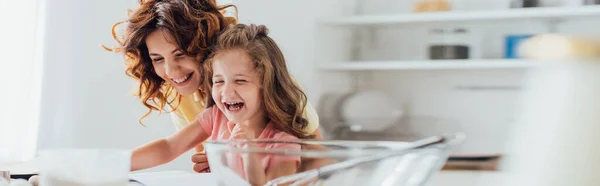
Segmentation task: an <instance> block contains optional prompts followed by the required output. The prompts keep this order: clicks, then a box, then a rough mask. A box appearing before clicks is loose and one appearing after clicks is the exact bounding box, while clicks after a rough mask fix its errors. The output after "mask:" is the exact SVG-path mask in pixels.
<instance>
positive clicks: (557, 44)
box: [519, 34, 600, 60]
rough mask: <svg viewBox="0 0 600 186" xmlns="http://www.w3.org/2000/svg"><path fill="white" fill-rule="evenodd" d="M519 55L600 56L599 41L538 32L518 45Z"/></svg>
mask: <svg viewBox="0 0 600 186" xmlns="http://www.w3.org/2000/svg"><path fill="white" fill-rule="evenodd" d="M519 55H520V57H524V58H530V59H542V60H555V59H595V58H599V57H600V42H598V41H597V40H593V39H591V38H584V37H577V36H570V35H562V34H540V35H536V36H533V37H531V38H529V39H527V40H526V41H523V43H522V44H521V45H520V46H519Z"/></svg>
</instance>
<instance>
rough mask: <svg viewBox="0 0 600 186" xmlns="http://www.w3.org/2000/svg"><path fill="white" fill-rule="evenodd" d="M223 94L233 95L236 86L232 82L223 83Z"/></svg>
mask: <svg viewBox="0 0 600 186" xmlns="http://www.w3.org/2000/svg"><path fill="white" fill-rule="evenodd" d="M222 94H223V95H224V96H232V95H234V94H235V87H234V85H233V84H232V83H225V85H223V92H222Z"/></svg>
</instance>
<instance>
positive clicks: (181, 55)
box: [175, 53, 185, 57]
mask: <svg viewBox="0 0 600 186" xmlns="http://www.w3.org/2000/svg"><path fill="white" fill-rule="evenodd" d="M175 56H177V57H183V56H185V54H183V53H178V54H175Z"/></svg>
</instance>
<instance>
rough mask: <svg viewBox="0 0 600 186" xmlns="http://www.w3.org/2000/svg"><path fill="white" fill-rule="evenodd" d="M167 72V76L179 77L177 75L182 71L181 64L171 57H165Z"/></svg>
mask: <svg viewBox="0 0 600 186" xmlns="http://www.w3.org/2000/svg"><path fill="white" fill-rule="evenodd" d="M165 71H166V72H165V73H166V74H167V76H169V77H171V78H179V77H176V76H178V75H179V74H177V73H179V71H180V66H179V65H178V64H177V63H176V62H175V61H173V60H170V59H165Z"/></svg>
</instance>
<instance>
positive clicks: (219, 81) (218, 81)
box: [213, 80, 223, 84]
mask: <svg viewBox="0 0 600 186" xmlns="http://www.w3.org/2000/svg"><path fill="white" fill-rule="evenodd" d="M221 83H223V80H216V81H214V82H213V84H221Z"/></svg>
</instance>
